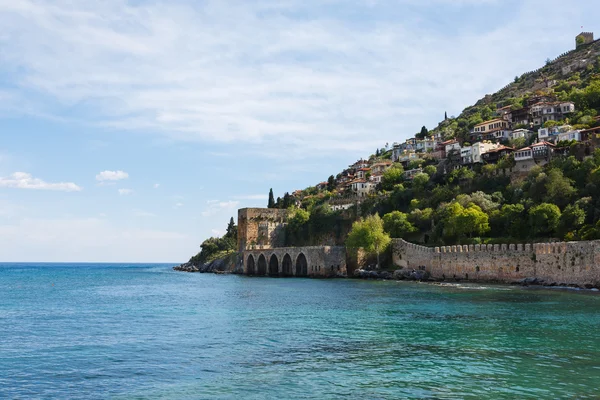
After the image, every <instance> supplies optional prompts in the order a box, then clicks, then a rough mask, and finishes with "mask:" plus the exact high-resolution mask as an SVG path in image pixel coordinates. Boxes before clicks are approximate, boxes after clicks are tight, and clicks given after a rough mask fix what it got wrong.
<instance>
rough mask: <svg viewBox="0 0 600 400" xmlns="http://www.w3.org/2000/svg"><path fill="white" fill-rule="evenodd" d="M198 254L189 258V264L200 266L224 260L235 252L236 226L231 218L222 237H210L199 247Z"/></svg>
mask: <svg viewBox="0 0 600 400" xmlns="http://www.w3.org/2000/svg"><path fill="white" fill-rule="evenodd" d="M200 249H201V250H200V252H199V253H198V254H196V255H195V256H193V257H192V258H190V261H189V263H190V264H193V265H202V264H206V263H210V262H213V261H215V260H217V259H220V258H226V257H228V256H231V255H232V254H234V253H236V252H237V225H236V224H235V222H234V220H233V217H231V219H230V220H229V223H228V224H227V229H226V231H225V234H224V235H223V236H222V237H211V238H208V239H206V240H205V241H204V242H202V244H201V245H200Z"/></svg>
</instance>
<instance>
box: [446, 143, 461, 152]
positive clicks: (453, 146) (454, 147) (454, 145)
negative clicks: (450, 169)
mask: <svg viewBox="0 0 600 400" xmlns="http://www.w3.org/2000/svg"><path fill="white" fill-rule="evenodd" d="M445 143H446V155H448V153H450V152H451V151H452V150H458V151H460V144H459V143H458V141H456V140H451V141H449V142H445Z"/></svg>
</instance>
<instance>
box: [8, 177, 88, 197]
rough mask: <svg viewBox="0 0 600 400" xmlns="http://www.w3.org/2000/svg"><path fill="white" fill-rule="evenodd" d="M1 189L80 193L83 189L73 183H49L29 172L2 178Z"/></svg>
mask: <svg viewBox="0 0 600 400" xmlns="http://www.w3.org/2000/svg"><path fill="white" fill-rule="evenodd" d="M0 187H7V188H16V189H34V190H55V191H61V192H79V191H81V190H82V188H81V187H80V186H78V185H76V184H75V183H73V182H59V183H48V182H45V181H43V180H42V179H39V178H34V177H33V176H32V175H31V174H29V173H27V172H15V173H14V174H12V175H10V176H9V177H6V178H3V177H0Z"/></svg>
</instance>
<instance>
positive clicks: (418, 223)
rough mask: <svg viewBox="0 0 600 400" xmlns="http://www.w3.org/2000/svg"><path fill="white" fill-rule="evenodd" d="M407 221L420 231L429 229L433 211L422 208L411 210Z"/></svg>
mask: <svg viewBox="0 0 600 400" xmlns="http://www.w3.org/2000/svg"><path fill="white" fill-rule="evenodd" d="M407 218H408V221H409V222H410V223H411V224H413V226H415V227H416V228H418V229H419V230H421V231H428V230H430V229H431V220H432V218H433V209H431V208H424V209H418V208H417V209H416V210H412V211H411V213H410V214H408V216H407Z"/></svg>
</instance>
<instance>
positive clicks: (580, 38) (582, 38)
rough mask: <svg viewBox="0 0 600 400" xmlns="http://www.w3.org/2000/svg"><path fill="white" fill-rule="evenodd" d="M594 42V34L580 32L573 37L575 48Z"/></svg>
mask: <svg viewBox="0 0 600 400" xmlns="http://www.w3.org/2000/svg"><path fill="white" fill-rule="evenodd" d="M593 41H594V32H581V33H580V34H579V35H577V36H575V47H576V48H577V47H579V46H582V45H584V44H589V43H592V42H593Z"/></svg>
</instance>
